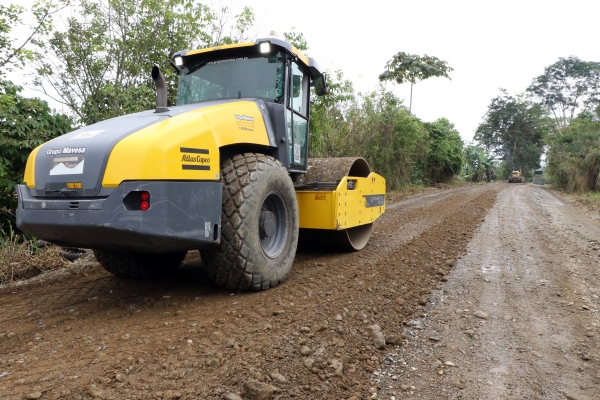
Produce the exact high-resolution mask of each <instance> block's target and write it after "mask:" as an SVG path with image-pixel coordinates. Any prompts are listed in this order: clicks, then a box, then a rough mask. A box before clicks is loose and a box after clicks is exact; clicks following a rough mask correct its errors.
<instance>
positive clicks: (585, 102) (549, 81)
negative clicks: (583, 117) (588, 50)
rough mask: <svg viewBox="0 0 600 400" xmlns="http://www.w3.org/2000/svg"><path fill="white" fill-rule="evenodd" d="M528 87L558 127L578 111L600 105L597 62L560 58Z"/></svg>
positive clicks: (569, 120)
mask: <svg viewBox="0 0 600 400" xmlns="http://www.w3.org/2000/svg"><path fill="white" fill-rule="evenodd" d="M527 91H528V92H530V93H532V94H534V95H535V96H536V97H538V98H539V99H540V101H541V104H542V105H543V106H545V107H547V108H548V109H549V110H550V112H551V113H552V115H553V116H554V121H555V123H556V124H557V127H558V128H564V127H566V126H568V125H569V124H570V123H571V121H572V120H573V118H574V117H575V116H576V113H577V112H578V111H592V110H593V109H594V108H596V107H598V105H600V62H591V61H582V60H581V59H580V58H579V57H575V56H571V57H568V58H559V59H558V61H557V62H555V63H554V64H552V65H550V66H548V67H546V68H545V70H544V73H543V74H542V75H540V76H538V77H537V78H535V79H534V80H533V82H532V83H531V85H530V86H529V87H528V88H527Z"/></svg>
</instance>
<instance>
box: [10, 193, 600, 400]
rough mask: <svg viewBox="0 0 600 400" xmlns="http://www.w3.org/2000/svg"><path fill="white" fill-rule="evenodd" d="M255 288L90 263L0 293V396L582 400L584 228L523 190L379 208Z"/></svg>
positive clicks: (591, 369) (590, 279)
mask: <svg viewBox="0 0 600 400" xmlns="http://www.w3.org/2000/svg"><path fill="white" fill-rule="evenodd" d="M374 230H375V232H374V235H373V237H372V239H371V241H370V243H369V245H368V246H367V247H366V248H365V249H364V250H363V251H361V252H358V253H344V254H333V253H331V252H329V251H327V250H326V249H314V248H310V249H303V250H300V251H299V253H298V254H297V256H296V260H295V263H294V266H293V269H292V272H291V274H290V276H289V277H288V280H287V281H286V282H285V283H284V284H282V285H280V286H279V287H276V288H274V289H271V290H268V291H266V292H260V293H229V292H224V291H220V290H217V289H215V288H214V287H212V286H211V285H209V284H207V283H206V278H205V276H204V275H203V272H202V263H201V260H200V257H199V255H198V252H190V253H189V254H188V257H187V258H186V260H185V263H184V265H183V267H182V268H180V269H179V270H178V271H176V272H174V273H173V274H172V275H171V276H169V277H167V278H161V279H155V280H146V281H129V280H120V279H117V278H114V277H112V276H111V275H110V274H108V273H106V272H104V270H102V268H101V267H100V266H99V265H98V264H97V263H95V262H92V261H88V262H87V263H85V262H84V263H78V265H76V266H73V267H71V268H70V269H68V270H65V271H62V272H59V273H52V274H48V275H45V276H41V277H38V278H36V279H33V280H31V281H29V282H26V283H22V284H11V285H6V286H2V287H0V309H2V310H3V312H2V313H1V314H0V399H91V398H96V399H229V400H236V399H251V400H254V399H256V400H260V399H288V398H298V399H352V400H356V399H402V398H409V397H414V398H422V399H455V398H456V399H459V398H460V399H572V400H573V399H581V400H584V399H600V389H599V388H600V350H599V343H600V314H599V311H600V302H599V298H598V296H599V295H600V285H599V284H600V269H599V268H598V263H599V260H600V257H599V255H600V225H598V221H597V220H595V219H593V218H591V217H590V216H588V215H585V214H584V213H582V212H581V211H580V210H579V209H578V208H577V207H574V206H572V205H569V204H566V203H565V202H564V201H563V200H561V199H560V198H558V197H556V196H555V195H554V194H552V193H551V192H550V191H547V190H545V189H543V188H540V187H534V186H532V185H530V184H525V185H521V184H505V183H497V184H488V185H473V186H464V187H460V188H455V189H449V190H437V191H433V192H428V193H425V194H421V195H417V196H412V197H410V198H407V199H405V200H402V201H400V202H396V203H394V204H390V205H389V207H388V211H387V212H386V214H385V215H384V216H383V217H382V218H381V219H380V220H378V221H377V223H376V224H375V227H374Z"/></svg>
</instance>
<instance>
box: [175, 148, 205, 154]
mask: <svg viewBox="0 0 600 400" xmlns="http://www.w3.org/2000/svg"><path fill="white" fill-rule="evenodd" d="M179 151H180V152H182V153H195V154H209V153H208V150H206V149H195V148H193V147H180V148H179Z"/></svg>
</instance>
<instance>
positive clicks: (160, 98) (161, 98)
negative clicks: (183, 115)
mask: <svg viewBox="0 0 600 400" xmlns="http://www.w3.org/2000/svg"><path fill="white" fill-rule="evenodd" d="M152 79H153V80H154V85H155V86H156V110H155V111H154V112H155V113H161V112H165V111H169V109H168V108H167V82H165V77H164V76H163V74H161V73H160V68H158V65H156V64H155V65H154V67H152Z"/></svg>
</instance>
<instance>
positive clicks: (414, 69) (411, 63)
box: [379, 51, 454, 112]
mask: <svg viewBox="0 0 600 400" xmlns="http://www.w3.org/2000/svg"><path fill="white" fill-rule="evenodd" d="M452 71H454V69H453V68H451V67H450V66H448V63H447V62H446V61H443V60H440V59H439V58H437V57H432V56H428V55H427V54H425V55H424V56H419V55H416V54H407V53H405V52H403V51H402V52H400V53H398V54H396V55H395V56H394V57H392V59H391V60H390V61H388V62H387V64H386V65H385V71H383V73H382V74H381V75H379V80H380V81H395V82H396V83H400V84H402V83H405V82H410V105H409V108H408V109H409V112H410V111H411V110H412V92H413V85H414V84H415V83H417V82H420V81H423V80H425V79H429V78H432V77H444V78H448V79H450V76H449V75H448V73H449V72H452Z"/></svg>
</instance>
